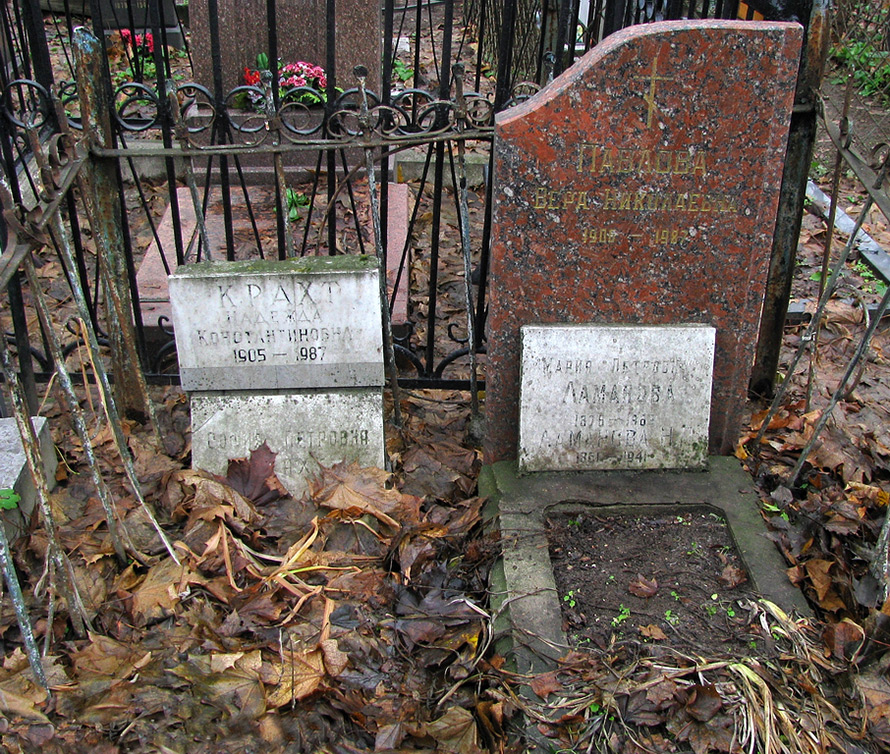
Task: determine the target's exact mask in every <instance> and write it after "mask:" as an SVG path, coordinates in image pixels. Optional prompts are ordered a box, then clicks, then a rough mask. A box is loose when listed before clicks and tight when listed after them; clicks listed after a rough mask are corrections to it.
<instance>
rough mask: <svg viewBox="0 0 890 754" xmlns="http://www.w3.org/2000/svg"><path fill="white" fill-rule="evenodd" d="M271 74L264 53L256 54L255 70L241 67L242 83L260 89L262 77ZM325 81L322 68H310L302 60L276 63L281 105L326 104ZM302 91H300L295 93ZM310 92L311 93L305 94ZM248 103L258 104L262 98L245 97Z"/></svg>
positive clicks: (314, 66) (311, 65)
mask: <svg viewBox="0 0 890 754" xmlns="http://www.w3.org/2000/svg"><path fill="white" fill-rule="evenodd" d="M264 72H269V73H271V69H270V68H269V56H268V55H266V54H265V53H260V54H259V55H257V67H256V69H252V68H248V67H246V66H245V68H244V83H245V84H247V85H248V86H256V87H262V75H263V73H264ZM327 86H328V79H327V76H326V75H325V72H324V68H322V67H321V66H320V65H313V64H312V63H307V62H305V61H303V60H298V61H297V62H296V63H282V62H281V61H280V60H279V61H278V96H279V98H280V99H281V101H282V102H304V103H306V104H310V105H311V104H316V103H318V102H327ZM295 89H301V90H302V91H294V90H295ZM306 90H311V91H306ZM248 97H249V98H250V101H251V103H253V104H254V105H259V104H260V102H261V101H262V97H261V96H260V95H258V94H253V93H250V94H248Z"/></svg>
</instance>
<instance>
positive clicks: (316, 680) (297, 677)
mask: <svg viewBox="0 0 890 754" xmlns="http://www.w3.org/2000/svg"><path fill="white" fill-rule="evenodd" d="M272 670H273V673H274V675H275V677H276V678H277V680H276V685H275V687H274V688H272V689H270V690H269V692H268V694H267V695H266V702H267V703H268V704H269V706H270V707H283V706H284V705H285V704H290V703H291V702H298V701H300V700H301V699H305V698H306V697H307V696H310V695H311V694H314V693H315V692H316V691H317V690H318V689H319V688H320V687H321V682H322V680H323V679H324V676H325V670H324V653H323V652H322V651H321V650H320V649H312V650H309V651H306V652H292V653H290V655H289V656H287V655H285V658H284V661H283V662H282V661H279V662H276V663H274V664H273V666H272Z"/></svg>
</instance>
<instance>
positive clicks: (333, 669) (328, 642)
mask: <svg viewBox="0 0 890 754" xmlns="http://www.w3.org/2000/svg"><path fill="white" fill-rule="evenodd" d="M318 646H319V648H320V649H321V651H322V654H323V655H324V667H325V670H326V671H327V673H328V675H329V676H331V677H332V678H336V677H337V676H338V675H340V673H342V672H343V671H344V670H346V666H347V665H348V664H349V655H347V654H346V653H345V652H341V651H340V647H339V646H337V642H336V640H335V639H325V640H324V641H322V642H319V645H318Z"/></svg>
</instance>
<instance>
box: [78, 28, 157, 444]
mask: <svg viewBox="0 0 890 754" xmlns="http://www.w3.org/2000/svg"><path fill="white" fill-rule="evenodd" d="M74 54H75V59H76V66H77V79H78V94H79V96H80V106H81V115H82V118H83V126H84V134H85V137H86V138H87V139H88V140H90V141H92V142H93V143H96V144H101V145H104V146H111V145H113V143H114V136H113V133H112V128H111V107H110V105H111V103H109V102H108V100H107V92H106V89H105V86H104V83H105V81H106V80H105V78H103V75H104V59H105V48H104V45H103V44H100V43H99V40H98V39H96V37H95V36H93V34H91V33H90V32H89V31H87V30H86V29H84V28H79V29H75V32H74ZM80 178H81V191H82V194H83V196H84V198H85V200H86V202H85V203H86V206H87V214H88V215H89V217H90V225H91V226H92V228H93V237H94V239H95V242H96V248H97V252H98V257H99V263H100V268H101V270H102V272H103V286H104V288H105V294H106V301H107V304H108V306H107V311H106V316H107V317H108V325H109V338H110V341H111V359H112V362H113V364H114V374H115V382H114V389H115V396H116V398H117V402H118V405H119V406H120V408H121V410H122V411H123V412H124V413H125V414H128V415H136V416H149V417H150V416H151V414H152V408H151V405H150V401H149V398H148V388H147V386H146V383H145V377H144V375H143V372H142V366H141V364H140V363H139V351H138V347H137V340H136V331H135V328H134V326H133V300H132V296H131V291H130V271H129V269H128V265H127V259H126V256H125V251H124V249H125V241H124V238H123V234H122V232H121V225H120V223H121V220H122V217H123V207H122V206H121V202H120V196H119V193H118V189H119V185H118V171H117V162H116V161H115V160H110V159H103V158H96V159H94V160H91V161H90V162H89V164H88V166H87V169H86V170H84V171H81V173H80ZM155 427H157V424H155Z"/></svg>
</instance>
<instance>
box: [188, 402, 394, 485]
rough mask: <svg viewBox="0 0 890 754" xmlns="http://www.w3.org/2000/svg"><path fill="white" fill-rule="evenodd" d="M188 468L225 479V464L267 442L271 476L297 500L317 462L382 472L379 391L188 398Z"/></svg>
mask: <svg viewBox="0 0 890 754" xmlns="http://www.w3.org/2000/svg"><path fill="white" fill-rule="evenodd" d="M191 412H192V467H193V468H196V469H204V470H205V471H210V472H212V473H214V474H221V475H224V474H225V473H226V469H227V468H228V464H229V460H230V459H234V458H248V457H249V456H250V451H252V450H255V449H256V448H258V447H259V446H260V445H262V444H263V443H264V442H265V443H266V444H267V445H268V446H269V449H270V450H272V451H273V452H274V453H277V454H278V456H277V457H276V459H275V473H276V474H277V475H278V478H279V479H280V480H281V483H282V484H283V485H284V486H285V487H286V488H287V489H288V491H289V492H290V493H291V494H292V495H294V496H296V497H299V496H301V495H302V494H303V493H304V492H305V491H306V489H307V483H306V480H307V479H309V478H310V477H312V476H313V475H314V474H315V473H317V471H318V464H324V465H325V466H331V465H332V464H334V463H339V462H340V461H356V462H358V463H359V464H360V465H362V466H377V467H379V468H383V467H384V463H385V457H384V438H383V394H382V391H381V390H380V388H369V389H344V390H335V391H328V392H309V391H305V392H300V393H294V392H290V393H286V394H285V393H263V394H247V393H197V394H192V395H191Z"/></svg>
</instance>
